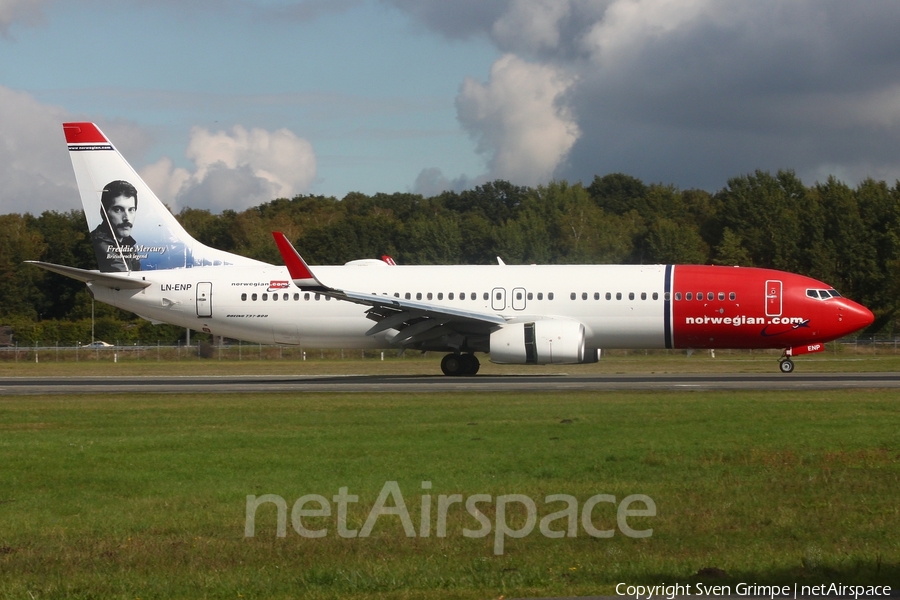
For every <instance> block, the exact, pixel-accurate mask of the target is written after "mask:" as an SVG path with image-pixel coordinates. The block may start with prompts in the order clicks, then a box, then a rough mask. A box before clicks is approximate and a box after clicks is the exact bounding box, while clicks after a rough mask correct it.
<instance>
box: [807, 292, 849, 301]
mask: <svg viewBox="0 0 900 600" xmlns="http://www.w3.org/2000/svg"><path fill="white" fill-rule="evenodd" d="M806 295H807V296H809V297H810V298H815V299H817V300H818V299H821V300H831V299H832V298H840V297H841V295H840V294H839V293H838V292H837V290H835V289H831V290H806Z"/></svg>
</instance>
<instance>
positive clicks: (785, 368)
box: [778, 357, 794, 373]
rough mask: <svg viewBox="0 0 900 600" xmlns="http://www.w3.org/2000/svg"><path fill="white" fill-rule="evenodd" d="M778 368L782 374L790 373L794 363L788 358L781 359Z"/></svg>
mask: <svg viewBox="0 0 900 600" xmlns="http://www.w3.org/2000/svg"><path fill="white" fill-rule="evenodd" d="M778 368H779V369H781V372H782V373H790V372H791V371H793V370H794V361H792V360H791V359H790V357H785V358H782V359H781V360H779V361H778Z"/></svg>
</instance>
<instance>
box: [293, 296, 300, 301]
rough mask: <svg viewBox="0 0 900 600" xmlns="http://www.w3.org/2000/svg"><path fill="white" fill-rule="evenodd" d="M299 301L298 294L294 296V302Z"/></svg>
mask: <svg viewBox="0 0 900 600" xmlns="http://www.w3.org/2000/svg"><path fill="white" fill-rule="evenodd" d="M299 299H300V294H294V302H296V301H297V300H299Z"/></svg>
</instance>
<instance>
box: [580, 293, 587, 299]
mask: <svg viewBox="0 0 900 600" xmlns="http://www.w3.org/2000/svg"><path fill="white" fill-rule="evenodd" d="M581 299H582V300H587V292H581Z"/></svg>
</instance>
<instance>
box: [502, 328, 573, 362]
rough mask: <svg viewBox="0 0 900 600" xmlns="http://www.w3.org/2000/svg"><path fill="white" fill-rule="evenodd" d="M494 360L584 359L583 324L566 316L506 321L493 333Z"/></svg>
mask: <svg viewBox="0 0 900 600" xmlns="http://www.w3.org/2000/svg"><path fill="white" fill-rule="evenodd" d="M491 361H492V362H495V363H505V364H516V365H523V364H529V365H549V364H572V363H580V362H585V360H584V325H582V324H581V323H579V322H577V321H563V320H545V321H534V322H533V323H510V324H509V325H504V326H502V327H501V328H500V329H498V330H497V331H495V332H493V333H492V334H491Z"/></svg>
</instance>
